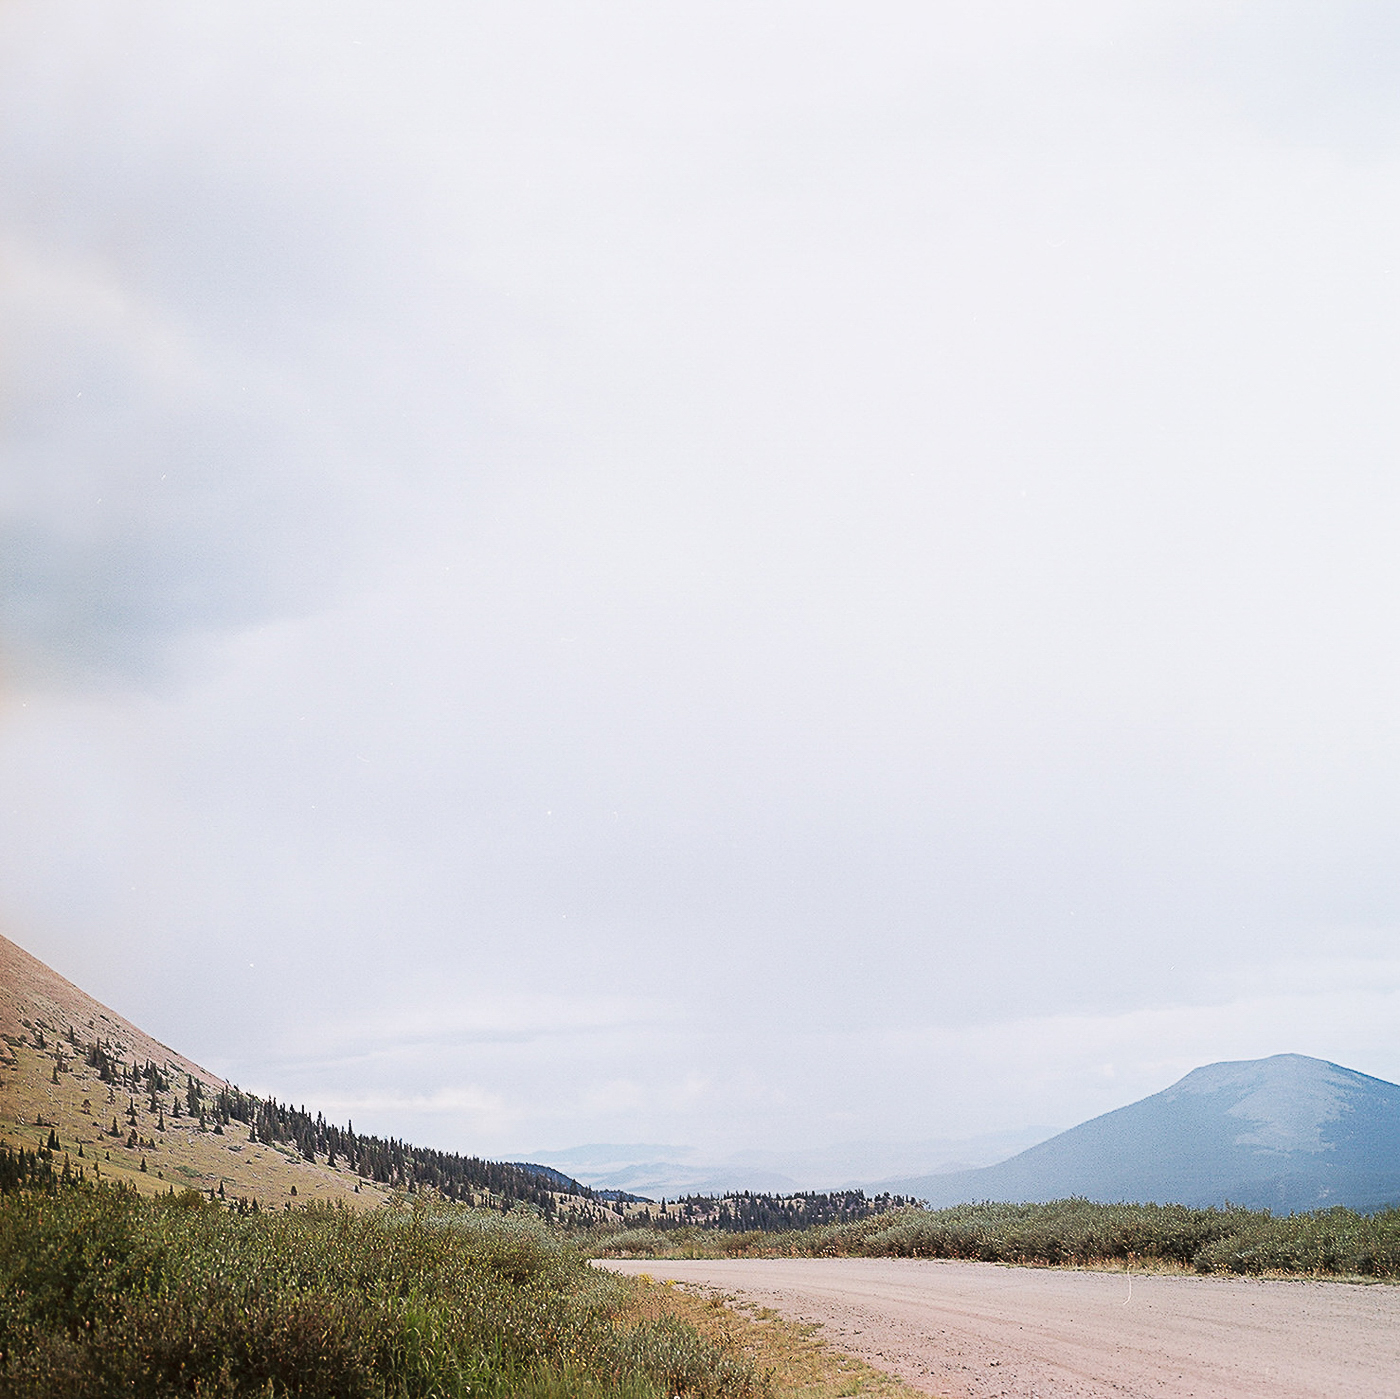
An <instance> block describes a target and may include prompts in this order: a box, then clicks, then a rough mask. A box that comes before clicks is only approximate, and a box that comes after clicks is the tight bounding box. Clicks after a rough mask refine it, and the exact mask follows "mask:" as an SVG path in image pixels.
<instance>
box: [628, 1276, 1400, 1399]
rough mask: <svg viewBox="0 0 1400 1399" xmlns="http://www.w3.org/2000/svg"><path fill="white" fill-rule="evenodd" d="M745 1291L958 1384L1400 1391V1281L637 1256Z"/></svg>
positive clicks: (853, 1343)
mask: <svg viewBox="0 0 1400 1399" xmlns="http://www.w3.org/2000/svg"><path fill="white" fill-rule="evenodd" d="M603 1266H606V1267H610V1268H616V1269H617V1270H618V1271H619V1272H626V1273H648V1274H650V1275H651V1276H652V1277H654V1278H675V1279H677V1280H678V1281H683V1282H692V1283H702V1284H706V1285H709V1286H712V1287H718V1288H721V1289H723V1290H724V1291H726V1292H733V1293H742V1294H743V1295H744V1296H745V1297H747V1298H751V1299H753V1300H754V1301H756V1302H759V1303H762V1304H763V1305H764V1306H769V1307H772V1308H773V1309H774V1310H775V1311H778V1312H780V1313H781V1314H782V1315H784V1316H787V1317H790V1318H792V1319H794V1320H802V1321H814V1322H820V1323H822V1325H823V1327H824V1328H825V1332H824V1334H825V1335H826V1337H827V1339H828V1340H829V1341H830V1342H831V1344H832V1345H834V1346H836V1347H837V1348H839V1349H841V1350H844V1351H847V1352H849V1353H852V1354H855V1355H859V1356H860V1357H861V1358H862V1359H864V1360H867V1361H869V1362H870V1363H871V1364H873V1365H876V1366H878V1367H879V1368H880V1369H882V1370H885V1371H888V1372H890V1373H893V1374H897V1375H899V1376H900V1377H901V1378H903V1379H905V1380H907V1381H909V1383H911V1384H912V1385H914V1386H915V1387H917V1388H919V1389H923V1390H926V1391H927V1392H928V1393H930V1394H938V1395H945V1396H947V1399H992V1396H1002V1395H1007V1396H1016V1399H1022V1397H1023V1396H1024V1397H1025V1399H1030V1397H1031V1396H1038V1399H1070V1396H1073V1397H1074V1399H1083V1396H1090V1395H1093V1396H1100V1395H1113V1396H1119V1399H1137V1396H1144V1399H1149V1397H1150V1399H1177V1397H1178V1396H1188V1395H1189V1396H1194V1399H1353V1396H1356V1399H1362V1397H1363V1396H1364V1399H1400V1286H1394V1285H1387V1284H1377V1285H1374V1286H1367V1285H1364V1284H1358V1283H1342V1282H1296V1281H1287V1282H1278V1281H1249V1280H1244V1279H1234V1278H1230V1279H1226V1278H1215V1277H1204V1278H1197V1277H1183V1276H1153V1275H1151V1274H1148V1275H1141V1274H1134V1275H1132V1276H1131V1278H1130V1277H1129V1276H1128V1275H1126V1274H1124V1273H1094V1272H1071V1271H1068V1270H1059V1269H1050V1268H1004V1267H999V1266H997V1265H995V1264H990V1263H952V1262H941V1261H934V1260H922V1259H882V1258H783V1259H760V1258H743V1259H733V1260H725V1261H719V1262H710V1261H706V1260H699V1259H696V1260H690V1259H686V1260H683V1261H663V1260H659V1259H647V1260H636V1261H626V1262H613V1261H609V1262H608V1263H606V1264H605V1265H603Z"/></svg>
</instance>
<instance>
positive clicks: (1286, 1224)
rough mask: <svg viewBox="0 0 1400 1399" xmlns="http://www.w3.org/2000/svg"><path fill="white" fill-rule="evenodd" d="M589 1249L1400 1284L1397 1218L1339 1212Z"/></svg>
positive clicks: (1044, 1222)
mask: <svg viewBox="0 0 1400 1399" xmlns="http://www.w3.org/2000/svg"><path fill="white" fill-rule="evenodd" d="M584 1243H585V1247H586V1248H587V1249H588V1251H589V1252H590V1253H592V1254H593V1255H594V1256H596V1257H603V1258H745V1257H752V1258H784V1257H791V1258H837V1257H865V1258H960V1259H970V1260H979V1261H982V1262H988V1263H1020V1264H1032V1265H1041V1266H1049V1265H1061V1266H1078V1267H1103V1266H1141V1267H1168V1268H1180V1269H1188V1270H1194V1271H1196V1272H1198V1273H1236V1274H1264V1273H1270V1274H1275V1273H1287V1274H1302V1275H1307V1276H1351V1277H1371V1278H1400V1209H1388V1210H1383V1211H1381V1212H1379V1213H1377V1214H1370V1215H1361V1214H1355V1213H1353V1212H1352V1211H1351V1210H1347V1209H1341V1208H1336V1209H1328V1210H1319V1211H1316V1212H1314V1213H1311V1214H1294V1215H1286V1216H1278V1217H1275V1216H1274V1215H1271V1214H1269V1213H1268V1212H1267V1211H1261V1210H1246V1209H1236V1208H1229V1207H1227V1208H1225V1209H1188V1208H1186V1207H1185V1206H1184V1205H1098V1204H1093V1203H1091V1202H1090V1201H1088V1200H1057V1201H1054V1202H1053V1203H1051V1204H1046V1205H1027V1204H1022V1205H1008V1204H977V1205H959V1206H956V1207H954V1208H952V1209H943V1210H925V1209H919V1208H906V1209H897V1210H893V1211H890V1212H889V1213H884V1214H878V1215H873V1216H871V1217H869V1218H866V1219H860V1220H855V1221H853V1222H850V1223H844V1224H835V1225H828V1226H822V1227H818V1228H813V1229H802V1230H789V1231H782V1232H764V1231H759V1230H750V1231H747V1232H743V1233H715V1232H713V1231H708V1230H701V1229H672V1230H665V1231H662V1230H655V1229H639V1228H632V1229H613V1230H610V1231H605V1230H603V1229H601V1228H594V1229H593V1230H591V1231H590V1232H589V1233H588V1234H587V1235H586V1236H585V1239H584Z"/></svg>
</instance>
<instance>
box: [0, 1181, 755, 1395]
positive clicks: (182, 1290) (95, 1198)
mask: <svg viewBox="0 0 1400 1399" xmlns="http://www.w3.org/2000/svg"><path fill="white" fill-rule="evenodd" d="M631 1296H632V1293H631V1291H630V1284H629V1283H628V1281H627V1280H624V1279H619V1278H616V1277H614V1276H612V1275H609V1274H606V1273H604V1272H602V1271H601V1270H597V1269H594V1268H591V1267H589V1266H588V1264H587V1262H586V1261H585V1259H584V1258H583V1256H582V1255H581V1253H580V1252H579V1251H578V1250H577V1249H576V1248H575V1247H574V1246H573V1245H572V1244H570V1243H568V1242H567V1241H566V1240H564V1239H562V1238H561V1237H560V1236H559V1235H558V1233H557V1232H553V1231H550V1230H549V1229H548V1228H547V1227H546V1226H544V1225H543V1224H541V1223H540V1222H538V1221H537V1220H535V1219H533V1218H531V1217H526V1216H523V1215H518V1216H510V1217H505V1218H503V1217H502V1216H500V1215H482V1214H476V1213H473V1212H469V1211H467V1210H465V1209H462V1208H457V1207H452V1206H444V1207H442V1208H440V1209H436V1210H435V1209H430V1208H429V1209H417V1210H403V1211H398V1212H390V1211H381V1212H378V1213H375V1214H370V1215H356V1214H351V1213H349V1212H346V1211H343V1210H335V1209H329V1208H320V1209H317V1208H312V1209H306V1210H299V1211H290V1212H284V1213H280V1214H266V1213H264V1214H246V1215H240V1214H238V1213H235V1212H231V1211H228V1210H225V1209H220V1208H219V1207H217V1206H214V1205H211V1204H208V1203H207V1202H204V1201H202V1200H200V1198H199V1197H198V1196H193V1195H187V1196H185V1197H182V1198H179V1199H176V1198H174V1197H168V1198H166V1199H158V1200H155V1201H151V1200H141V1199H138V1198H136V1197H135V1196H134V1195H132V1194H130V1193H128V1192H124V1191H120V1190H116V1189H106V1188H103V1189H97V1188H93V1187H73V1188H69V1189H63V1190H59V1191H57V1192H56V1193H53V1194H35V1193H29V1192H21V1193H17V1194H11V1195H8V1196H6V1197H5V1198H4V1199H3V1201H0V1393H3V1394H5V1395H6V1396H14V1399H59V1396H63V1399H98V1396H107V1395H111V1394H127V1395H134V1396H150V1397H151V1399H157V1396H160V1397H161V1399H163V1397H164V1396H167V1395H169V1396H174V1395H198V1396H207V1399H233V1397H234V1396H240V1399H242V1396H249V1395H255V1396H263V1399H277V1397H278V1396H282V1395H300V1396H307V1397H308V1399H456V1397H457V1396H466V1395H482V1396H504V1395H511V1396H517V1395H518V1396H524V1397H525V1399H530V1396H537V1397H538V1399H553V1396H564V1395H569V1396H575V1395H578V1396H586V1397H587V1399H659V1397H660V1396H662V1395H675V1394H684V1395H688V1396H694V1399H720V1396H730V1395H732V1396H736V1399H758V1396H760V1395H761V1394H762V1393H763V1390H764V1385H763V1382H762V1380H761V1378H760V1377H759V1376H758V1375H757V1374H756V1373H755V1371H754V1369H753V1367H752V1366H751V1365H749V1364H747V1363H746V1362H745V1361H744V1360H743V1359H742V1358H741V1357H739V1356H738V1355H737V1354H735V1353H733V1352H731V1351H727V1350H726V1349H725V1348H724V1347H723V1346H721V1345H718V1344H716V1343H713V1342H710V1341H706V1340H703V1339H702V1338H701V1337H700V1336H699V1334H698V1333H697V1332H695V1331H694V1330H693V1329H691V1328H688V1327H685V1326H682V1325H680V1324H679V1323H676V1322H675V1321H667V1320H662V1321H639V1320H636V1319H635V1317H633V1316H632V1315H631V1314H630V1300H631Z"/></svg>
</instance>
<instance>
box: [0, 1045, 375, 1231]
mask: <svg viewBox="0 0 1400 1399" xmlns="http://www.w3.org/2000/svg"><path fill="white" fill-rule="evenodd" d="M6 1048H7V1049H8V1051H9V1055H10V1062H11V1064H12V1065H13V1067H0V1142H7V1143H8V1144H9V1145H11V1146H15V1147H19V1146H23V1147H26V1148H29V1149H33V1148H36V1147H39V1146H42V1145H43V1144H44V1143H45V1142H46V1141H47V1140H48V1135H49V1129H50V1127H52V1128H53V1129H54V1130H55V1131H56V1132H57V1134H58V1140H59V1145H60V1147H61V1148H62V1152H63V1153H66V1154H67V1156H68V1160H69V1162H70V1164H71V1165H72V1166H73V1168H74V1169H75V1170H76V1169H77V1168H78V1167H80V1166H81V1167H83V1168H84V1169H85V1170H86V1172H87V1174H88V1176H89V1177H92V1176H94V1175H95V1176H96V1177H97V1178H99V1179H101V1180H107V1181H120V1182H122V1183H129V1184H131V1185H134V1186H135V1187H136V1189H137V1190H139V1191H140V1192H141V1193H142V1194H143V1195H155V1194H164V1193H165V1192H166V1190H167V1189H169V1188H170V1187H172V1186H173V1187H174V1189H175V1191H176V1193H177V1194H178V1193H179V1191H181V1190H183V1189H185V1188H190V1189H193V1190H199V1191H201V1192H203V1193H205V1194H207V1193H208V1192H209V1191H210V1190H214V1191H215V1192H217V1191H218V1190H219V1188H220V1187H221V1186H222V1187H223V1191H224V1194H225V1196H226V1197H228V1198H229V1199H238V1198H240V1197H242V1198H246V1199H248V1200H253V1199H256V1200H257V1201H258V1203H259V1205H260V1206H261V1207H262V1208H263V1209H269V1208H271V1209H280V1208H281V1207H282V1205H284V1204H290V1203H291V1202H292V1201H293V1199H295V1200H296V1201H297V1202H298V1203H301V1204H306V1203H309V1202H311V1201H313V1200H317V1201H324V1202H326V1203H327V1204H334V1203H335V1202H337V1201H341V1202H344V1203H345V1204H347V1205H350V1206H354V1207H364V1208H370V1207H372V1206H374V1205H378V1204H380V1203H382V1202H383V1201H384V1200H386V1199H387V1198H388V1192H387V1191H386V1190H385V1189H384V1188H383V1187H382V1186H376V1185H374V1184H372V1183H371V1182H368V1181H360V1182H359V1184H360V1190H359V1193H358V1194H357V1193H356V1191H355V1184H356V1179H357V1178H356V1176H355V1175H354V1174H353V1173H351V1172H349V1171H341V1170H333V1169H331V1168H330V1167H328V1166H326V1165H324V1164H323V1163H319V1162H318V1163H317V1164H315V1165H313V1164H312V1163H311V1162H309V1161H306V1160H304V1159H303V1158H302V1157H301V1155H300V1154H299V1153H297V1152H296V1151H295V1150H293V1149H291V1148H288V1147H285V1146H282V1145H278V1146H268V1145H265V1144H264V1143H261V1142H259V1143H256V1144H255V1143H252V1142H249V1140H248V1129H247V1128H246V1127H244V1126H242V1125H241V1124H240V1123H237V1122H233V1123H230V1124H229V1126H228V1127H226V1128H225V1129H224V1132H223V1134H222V1135H220V1134H218V1133H215V1132H213V1131H205V1132H201V1131H200V1130H199V1124H198V1121H197V1120H196V1119H194V1118H191V1117H181V1118H174V1117H172V1116H171V1115H170V1114H169V1113H167V1114H166V1115H165V1129H164V1130H163V1131H162V1130H161V1129H160V1127H159V1121H160V1119H159V1116H158V1115H152V1114H151V1113H150V1112H149V1111H148V1110H147V1109H148V1102H143V1101H142V1099H141V1098H140V1097H139V1096H138V1097H136V1099H135V1103H136V1129H135V1130H136V1133H137V1135H138V1137H139V1138H140V1139H141V1141H142V1142H149V1141H154V1142H155V1143H156V1144H155V1146H154V1147H150V1146H139V1147H128V1146H127V1145H126V1141H127V1137H128V1135H129V1133H130V1131H131V1128H130V1125H129V1122H128V1118H127V1109H128V1106H129V1104H130V1103H131V1101H132V1099H131V1095H130V1094H127V1093H124V1092H120V1091H115V1092H113V1093H112V1096H111V1099H110V1100H109V1098H108V1085H107V1084H105V1083H103V1082H102V1080H101V1079H100V1077H99V1076H98V1073H97V1070H96V1069H93V1068H90V1067H89V1066H88V1065H87V1064H86V1063H84V1062H83V1060H82V1059H81V1058H79V1057H76V1056H74V1057H66V1056H61V1057H62V1062H63V1063H64V1064H65V1065H66V1069H65V1070H64V1071H61V1072H60V1073H59V1074H58V1076H57V1077H58V1082H57V1083H55V1082H54V1081H53V1079H54V1072H53V1071H54V1066H55V1062H56V1058H55V1053H54V1052H53V1051H52V1050H38V1049H35V1048H34V1047H33V1046H32V1045H26V1044H21V1045H18V1046H13V1047H10V1046H6ZM63 1048H67V1049H69V1051H70V1053H71V1046H67V1045H64V1046H63ZM84 1103H86V1104H88V1106H87V1107H86V1108H85V1107H84ZM114 1117H115V1118H116V1119H117V1125H118V1127H119V1129H120V1131H121V1136H120V1137H113V1136H111V1135H110V1129H111V1125H112V1119H113V1118H114ZM40 1120H42V1122H43V1124H44V1125H43V1126H40V1125H38V1124H39V1121H40ZM104 1128H105V1129H106V1130H104ZM79 1147H81V1148H82V1156H81V1158H80V1157H79V1155H78V1148H79ZM143 1159H144V1160H145V1162H146V1169H145V1171H142V1170H141V1162H142V1160H143ZM61 1160H62V1155H60V1156H59V1157H57V1158H56V1159H55V1164H56V1165H57V1164H59V1162H61ZM293 1186H295V1187H296V1192H297V1193H296V1195H295V1197H294V1196H293V1195H292V1187H293Z"/></svg>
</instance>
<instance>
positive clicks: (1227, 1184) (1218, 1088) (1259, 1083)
mask: <svg viewBox="0 0 1400 1399" xmlns="http://www.w3.org/2000/svg"><path fill="white" fill-rule="evenodd" d="M886 1188H887V1189H890V1190H898V1191H901V1192H903V1193H905V1194H910V1195H916V1196H918V1197H919V1198H921V1199H924V1200H927V1201H928V1202H929V1204H930V1205H932V1206H933V1207H934V1208H941V1207H943V1206H947V1205H955V1204H961V1203H963V1202H966V1201H973V1200H1012V1201H1047V1200H1055V1199H1064V1198H1067V1197H1070V1196H1084V1197H1086V1198H1088V1199H1090V1200H1099V1201H1104V1202H1112V1201H1119V1200H1131V1201H1141V1202H1146V1201H1155V1202H1157V1203H1159V1204H1163V1203H1167V1202H1172V1203H1175V1204H1184V1205H1197V1206H1205V1205H1222V1204H1224V1203H1225V1202H1226V1201H1227V1200H1228V1201H1229V1202H1230V1203H1232V1204H1236V1205H1247V1206H1249V1207H1251V1208H1254V1209H1271V1210H1273V1211H1275V1212H1276V1213H1280V1212H1281V1213H1287V1212H1291V1211H1295V1210H1316V1209H1325V1208H1327V1207H1329V1206H1332V1205H1346V1206H1348V1207H1349V1208H1351V1209H1354V1210H1360V1211H1369V1210H1375V1209H1379V1208H1381V1207H1383V1206H1385V1205H1391V1204H1395V1203H1397V1202H1400V1086H1397V1085H1396V1084H1393V1083H1387V1082H1386V1081H1385V1080H1384V1079H1378V1078H1371V1077H1370V1076H1369V1075H1367V1074H1363V1073H1358V1072H1356V1071H1355V1070H1354V1069H1347V1068H1343V1067H1342V1066H1341V1065H1339V1064H1331V1063H1328V1062H1326V1061H1325V1060H1322V1059H1311V1058H1308V1057H1307V1056H1305V1055H1302V1054H1276V1055H1274V1056H1273V1057H1272V1058H1269V1059H1249V1060H1241V1061H1238V1062H1232V1063H1221V1064H1207V1065H1206V1066H1205V1067H1203V1068H1199V1069H1195V1070H1193V1071H1192V1072H1191V1073H1189V1074H1187V1075H1186V1077H1185V1078H1183V1079H1181V1080H1180V1081H1179V1082H1177V1083H1174V1084H1173V1085H1172V1086H1171V1087H1170V1088H1166V1089H1164V1090H1163V1091H1162V1092H1160V1093H1154V1094H1153V1095H1152V1096H1151V1097H1150V1098H1144V1099H1142V1100H1141V1101H1140V1102H1136V1103H1131V1104H1129V1105H1128V1106H1127V1107H1123V1108H1119V1109H1117V1110H1116V1111H1115V1112H1109V1113H1105V1114H1104V1115H1103V1116H1102V1117H1095V1118H1093V1119H1092V1120H1091V1121H1089V1122H1084V1123H1081V1124H1080V1125H1079V1126H1078V1127H1071V1128H1070V1129H1069V1131H1067V1132H1061V1133H1060V1134H1059V1135H1058V1136H1055V1137H1051V1138H1050V1140H1049V1141H1045V1142H1041V1143H1040V1144H1039V1145H1038V1146H1033V1147H1031V1148H1030V1149H1029V1150H1027V1151H1023V1152H1021V1153H1020V1154H1019V1155H1017V1156H1013V1157H1011V1158H1010V1159H1009V1160H1007V1161H1002V1162H1000V1163H999V1164H997V1165H995V1166H985V1167H982V1168H981V1169H978V1170H971V1171H957V1172H954V1173H950V1174H946V1175H932V1176H921V1177H917V1178H913V1179H903V1180H896V1181H889V1182H887V1183H886Z"/></svg>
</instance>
